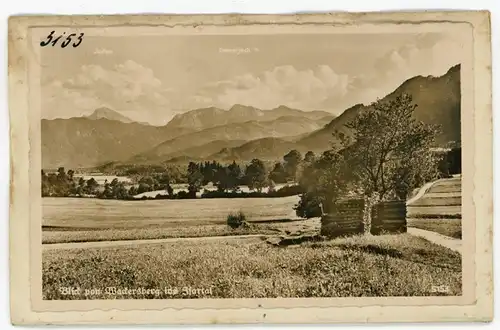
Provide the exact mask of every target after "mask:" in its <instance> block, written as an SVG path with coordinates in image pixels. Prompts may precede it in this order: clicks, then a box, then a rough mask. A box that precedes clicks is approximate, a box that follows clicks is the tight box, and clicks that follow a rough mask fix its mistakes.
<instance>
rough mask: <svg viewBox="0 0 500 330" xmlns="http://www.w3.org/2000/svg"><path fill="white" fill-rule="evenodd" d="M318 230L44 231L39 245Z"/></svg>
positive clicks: (313, 222)
mask: <svg viewBox="0 0 500 330" xmlns="http://www.w3.org/2000/svg"><path fill="white" fill-rule="evenodd" d="M319 230H320V220H319V218H314V219H308V220H300V221H290V222H273V223H262V222H261V223H251V224H250V226H249V227H245V228H237V229H231V228H230V227H229V226H227V225H191V226H181V227H161V228H128V229H104V230H52V229H49V230H44V231H43V232H42V243H43V244H52V243H70V242H97V241H118V240H140V239H163V238H180V237H209V236H236V235H250V234H261V235H280V234H283V235H303V234H309V235H314V234H316V233H318V232H319Z"/></svg>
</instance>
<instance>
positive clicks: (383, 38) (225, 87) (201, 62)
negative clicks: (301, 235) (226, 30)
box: [41, 33, 463, 125]
mask: <svg viewBox="0 0 500 330" xmlns="http://www.w3.org/2000/svg"><path fill="white" fill-rule="evenodd" d="M66 50H67V51H66ZM462 53H463V50H462V49H461V48H460V43H459V42H457V41H456V40H453V38H452V37H450V36H445V35H440V34H401V33H400V34H370V35H367V34H316V35H313V34H310V35H304V34H300V35H297V34H295V35H292V34H290V35H232V36H227V35H225V36H220V35H203V36H200V35H197V36H193V35H184V36H173V35H164V36H146V37H144V36H142V37H86V38H85V39H84V42H82V43H81V45H80V46H79V47H78V48H72V47H71V49H70V48H66V49H65V51H61V48H58V47H44V48H42V56H41V61H42V116H43V117H44V118H68V117H74V116H82V115H87V114H90V113H92V112H93V111H94V110H95V109H96V108H99V107H103V106H105V107H109V108H111V109H113V110H116V111H118V112H120V113H121V114H123V115H125V116H128V117H130V118H132V119H135V120H138V121H147V122H150V123H152V124H156V125H160V124H165V123H166V122H168V121H169V120H170V119H171V118H172V116H174V115H175V114H177V113H181V112H185V111H188V110H192V109H196V108H203V107H210V106H216V107H220V108H224V109H228V108H230V107H231V106H232V105H234V104H236V103H239V104H245V105H251V106H255V107H258V108H261V109H271V108H273V107H277V106H279V105H287V106H289V107H292V108H297V109H302V110H326V111H329V112H332V113H334V114H339V113H340V112H342V111H343V110H344V109H345V108H347V107H349V106H351V105H354V104H356V103H370V102H372V101H374V100H375V99H376V98H377V97H383V96H385V95H386V94H388V93H390V92H391V91H393V90H394V89H395V88H396V87H398V86H399V85H400V84H401V83H402V82H403V81H404V80H406V79H408V78H410V77H413V76H415V75H424V76H427V75H435V76H439V75H442V74H444V73H446V71H447V70H448V69H449V68H450V67H451V66H453V65H455V64H458V63H460V62H461V59H460V56H461V54H462Z"/></svg>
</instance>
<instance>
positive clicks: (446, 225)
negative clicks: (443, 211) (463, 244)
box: [408, 219, 462, 239]
mask: <svg viewBox="0 0 500 330" xmlns="http://www.w3.org/2000/svg"><path fill="white" fill-rule="evenodd" d="M408 226H409V227H415V228H419V229H424V230H429V231H433V232H436V233H439V234H441V235H445V236H449V237H453V238H459V239H462V220H461V219H409V220H408Z"/></svg>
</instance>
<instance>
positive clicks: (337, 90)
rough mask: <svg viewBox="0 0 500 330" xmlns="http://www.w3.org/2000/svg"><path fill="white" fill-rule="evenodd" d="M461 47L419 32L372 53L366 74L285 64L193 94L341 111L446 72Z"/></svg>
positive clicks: (204, 99)
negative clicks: (376, 54) (417, 78)
mask: <svg viewBox="0 0 500 330" xmlns="http://www.w3.org/2000/svg"><path fill="white" fill-rule="evenodd" d="M462 47H463V46H462V45H461V43H459V42H457V41H455V40H454V39H453V37H452V36H444V35H438V34H421V35H418V36H416V37H415V38H411V39H410V38H409V41H408V42H407V43H405V44H403V45H402V46H400V47H396V48H394V49H391V50H388V51H387V52H386V53H385V54H384V55H383V56H381V57H379V58H375V59H370V58H368V59H367V60H371V61H372V63H374V64H373V65H372V67H371V69H369V70H366V72H363V73H362V74H346V73H339V72H337V71H336V70H334V69H333V68H332V67H331V66H329V65H324V64H323V65H316V66H314V67H312V68H310V69H300V70H299V69H297V68H296V67H294V66H291V65H283V66H277V67H275V68H272V69H270V70H266V71H262V72H260V73H255V74H244V75H240V76H235V77H232V78H230V79H226V80H222V81H218V82H213V83H209V84H207V85H205V86H204V87H203V88H202V89H201V90H200V91H198V92H197V93H196V95H195V96H194V97H191V99H192V100H193V103H196V104H197V106H198V107H204V106H212V105H214V106H217V107H221V108H229V107H231V106H232V105H233V104H235V103H240V104H246V105H251V106H255V107H258V108H261V109H271V108H274V107H276V106H279V105H287V106H289V107H293V108H298V109H303V110H313V109H322V110H327V111H331V112H333V113H340V112H341V111H343V110H345V109H346V108H348V107H350V106H352V105H354V104H357V103H364V104H369V103H371V102H373V101H375V100H376V99H377V98H382V97H384V96H385V95H387V94H389V93H391V92H392V91H394V90H395V89H396V88H397V87H399V86H400V85H401V84H402V83H403V82H404V81H405V80H407V79H409V78H411V77H414V76H418V75H422V76H429V75H432V76H441V75H443V74H445V73H446V72H447V71H448V69H449V68H450V67H452V66H454V65H456V64H458V63H461V62H462V60H463V59H462V56H463V54H464V49H463V48H462ZM368 56H369V54H368ZM354 65H355V64H354ZM346 71H347V70H346ZM351 71H352V70H351ZM347 72H350V71H347Z"/></svg>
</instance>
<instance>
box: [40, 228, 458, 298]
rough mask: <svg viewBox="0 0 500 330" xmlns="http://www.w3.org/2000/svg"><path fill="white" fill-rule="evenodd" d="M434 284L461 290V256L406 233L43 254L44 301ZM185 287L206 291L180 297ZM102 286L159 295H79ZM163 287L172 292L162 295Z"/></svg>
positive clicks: (419, 288) (408, 289) (418, 292)
mask: <svg viewBox="0 0 500 330" xmlns="http://www.w3.org/2000/svg"><path fill="white" fill-rule="evenodd" d="M416 275H418V276H416ZM433 285H446V286H449V289H450V291H449V292H448V294H453V295H459V294H461V257H460V255H459V254H458V253H456V252H453V251H451V250H449V249H446V248H443V247H440V246H437V245H434V244H432V243H429V242H428V241H425V240H424V239H421V238H417V237H413V236H410V235H406V234H403V235H393V236H378V237H373V236H359V237H352V238H347V239H337V240H334V241H328V242H321V243H313V244H311V243H310V244H304V245H301V246H296V247H294V248H275V247H271V246H269V245H267V244H265V243H262V242H261V243H248V244H244V243H243V241H241V242H239V241H236V242H224V241H218V242H210V243H208V242H203V241H201V242H195V243H193V242H190V243H187V242H178V243H172V244H164V245H152V246H142V247H136V248H120V249H116V248H115V249H113V248H110V249H89V250H64V251H45V252H44V255H43V296H44V298H45V299H96V298H102V299H114V298H128V299H130V298H195V297H212V298H216V297H220V298H241V297H346V296H425V295H432V294H433V293H431V287H432V286H433ZM186 286H190V287H193V288H205V289H209V288H212V293H211V295H210V294H208V295H207V294H204V293H196V294H195V295H192V296H184V295H183V294H182V287H186ZM60 287H78V288H80V289H81V294H79V295H72V296H68V295H62V294H61V293H60V291H59V288H60ZM107 287H116V288H121V289H123V288H130V289H132V288H149V289H158V294H150V295H146V296H145V295H141V294H133V295H121V296H120V295H118V296H116V295H106V294H105V293H101V294H98V295H94V296H86V295H85V289H91V288H94V289H95V288H101V289H103V290H104V289H105V288H107ZM165 287H168V288H178V290H179V292H178V293H177V294H174V295H171V294H168V293H165V292H164V288H165Z"/></svg>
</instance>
